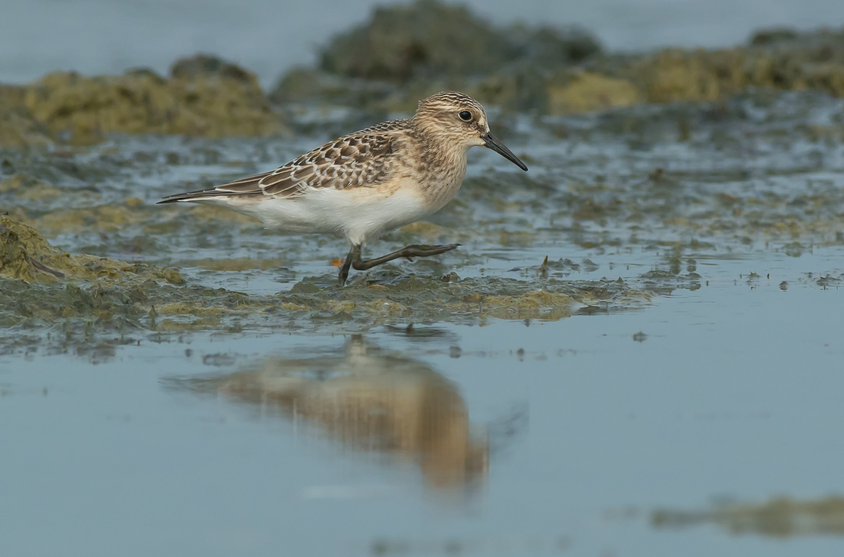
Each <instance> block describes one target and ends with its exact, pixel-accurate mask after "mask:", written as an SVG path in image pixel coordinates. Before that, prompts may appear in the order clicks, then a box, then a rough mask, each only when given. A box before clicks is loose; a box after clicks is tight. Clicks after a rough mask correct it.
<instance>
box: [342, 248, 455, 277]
mask: <svg viewBox="0 0 844 557" xmlns="http://www.w3.org/2000/svg"><path fill="white" fill-rule="evenodd" d="M459 245H460V244H448V245H445V246H426V245H413V246H405V247H403V248H402V249H400V250H398V251H394V252H393V253H388V254H387V255H382V256H381V257H375V258H373V259H366V260H363V259H361V258H360V246H355V247H353V248H352V251H351V252H349V253H350V255H351V254H352V253H354V255H355V257H354V259H352V267H354V268H355V269H357V270H358V271H365V270H367V269H371V268H373V267H375V266H377V265H381V264H382V263H387V262H388V261H392V260H393V259H398V258H400V257H405V258H407V259H410V258H411V257H430V256H431V255H439V254H441V253H445V252H447V251H451V250H453V249H456V248H457V247H458V246H459ZM411 261H412V260H411Z"/></svg>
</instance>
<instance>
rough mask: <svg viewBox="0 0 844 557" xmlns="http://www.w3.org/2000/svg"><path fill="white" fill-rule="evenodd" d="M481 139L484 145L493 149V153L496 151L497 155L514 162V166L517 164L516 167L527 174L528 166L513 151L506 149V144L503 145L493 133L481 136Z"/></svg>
mask: <svg viewBox="0 0 844 557" xmlns="http://www.w3.org/2000/svg"><path fill="white" fill-rule="evenodd" d="M481 139H483V140H484V145H485V146H486V147H489V148H490V149H492V150H493V151H495V152H496V153H498V154H499V155H501V156H502V157H504V158H505V159H507V160H508V161H510V162H512V163H513V164H515V165H516V166H518V167H519V168H521V169H522V170H524V171H525V172H527V165H526V164H525V163H523V162H522V161H521V160H519V157H517V156H516V155H514V154H513V151H511V150H510V149H508V148H507V147H505V146H504V144H503V143H501V141H499V139H498V138H497V137H495V136H494V135H492V132H489V133H487V134H486V135H484V136H481Z"/></svg>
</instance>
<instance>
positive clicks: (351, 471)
mask: <svg viewBox="0 0 844 557" xmlns="http://www.w3.org/2000/svg"><path fill="white" fill-rule="evenodd" d="M426 6H427V8H426ZM423 9H427V10H433V12H432V13H434V16H436V17H434V19H437V17H439V18H440V19H442V17H441V16H442V14H441V13H440V12H438V11H437V10H452V9H455V10H456V8H450V7H443V6H439V5H437V4H432V3H422V4H416V5H412V6H411V7H407V8H396V9H395V10H394V11H390V10H384V11H382V12H381V13H380V15H377V16H375V17H373V19H372V21H370V23H369V24H368V26H364V27H362V28H360V29H357V30H353V31H350V32H349V33H347V34H345V35H343V36H341V37H338V38H337V40H336V41H335V42H333V43H331V44H330V45H328V46H327V47H326V48H325V56H324V57H323V61H322V62H321V65H320V67H318V68H304V69H299V70H294V71H293V72H290V73H288V74H287V77H286V78H284V79H282V80H281V84H280V85H279V88H278V89H277V90H276V92H275V93H274V94H273V95H271V96H265V95H264V93H263V92H262V91H261V89H260V87H259V86H258V85H257V81H256V80H255V78H254V76H252V75H251V74H250V73H249V72H248V71H246V70H243V69H242V68H239V67H237V66H234V65H232V64H229V63H226V62H223V61H221V60H219V59H216V58H211V57H206V56H200V57H193V58H189V59H185V60H183V61H181V62H180V63H177V64H176V65H174V68H173V71H172V72H171V73H172V75H171V76H169V77H167V78H164V77H160V76H156V75H154V74H151V73H149V72H132V73H131V74H127V75H126V76H120V77H99V78H88V77H84V76H73V75H70V76H69V75H58V76H52V77H49V78H45V80H43V81H42V82H39V83H37V84H33V85H31V86H23V87H9V88H4V89H2V90H0V101H2V102H3V103H6V104H3V107H4V110H5V111H4V112H2V113H0V138H2V140H3V141H4V148H3V150H2V152H0V211H2V213H3V215H2V216H0V415H1V416H0V420H2V422H3V423H4V426H3V427H2V428H0V445H2V447H3V451H2V455H0V470H2V473H0V492H2V493H3V502H4V504H3V505H0V534H2V535H0V538H2V540H3V541H2V543H3V547H4V552H8V553H9V554H15V555H16V554H56V553H62V554H72V555H76V554H79V555H82V554H84V555H100V554H102V555H105V554H126V553H129V554H133V555H135V554H137V555H149V554H151V553H160V554H172V553H176V552H179V553H183V554H200V553H201V554H203V555H209V554H210V555H217V554H219V555H224V554H225V555H230V554H231V553H233V552H237V553H245V554H254V555H266V554H270V553H278V550H279V548H284V552H285V553H291V554H303V555H304V554H315V555H323V554H324V555H339V554H350V555H358V554H363V555H367V554H368V555H437V554H455V553H460V554H464V553H465V554H476V555H495V554H500V555H512V554H518V555H556V554H566V553H568V554H574V555H606V554H614V555H640V554H648V555H676V554H684V555H685V554H690V553H691V554H701V555H711V554H719V555H755V554H759V555H762V554H764V555H791V554H794V552H795V549H797V550H798V551H799V552H800V553H801V554H812V555H838V554H840V551H841V544H842V543H844V540H842V538H841V537H840V536H841V534H842V532H844V528H842V524H844V519H842V517H844V512H842V507H844V505H842V503H841V498H840V494H841V493H842V492H844V484H842V480H841V475H840V469H841V461H842V458H843V457H844V451H842V438H841V433H840V426H839V424H840V423H841V420H842V418H844V410H842V407H841V405H840V401H839V399H840V396H839V393H840V392H841V389H842V387H844V377H842V375H841V369H842V367H841V361H842V357H843V356H844V344H842V342H841V338H842V335H841V332H842V330H844V312H842V311H841V308H842V307H844V306H842V302H841V300H840V297H841V289H840V288H841V284H842V280H844V102H842V100H841V99H839V98H838V97H839V96H840V95H841V89H840V82H839V81H836V78H835V77H834V76H836V75H839V74H838V73H836V72H841V71H842V70H841V66H840V61H841V60H842V58H841V51H840V50H839V49H840V46H839V45H840V41H841V39H840V35H839V34H837V33H833V32H820V33H817V34H806V35H800V34H795V33H790V32H785V31H779V32H777V33H760V34H758V35H757V38H756V39H755V40H754V42H753V44H751V45H747V46H743V47H738V48H736V49H730V50H725V51H715V52H698V53H694V52H677V51H664V52H661V53H652V54H648V55H642V56H641V57H639V58H637V57H619V56H616V55H613V54H611V53H610V54H608V53H605V52H603V50H602V49H601V47H600V45H599V44H598V43H597V42H595V41H594V40H593V39H591V38H590V36H589V35H588V33H585V32H577V33H574V34H566V33H568V32H566V33H563V32H558V31H554V32H551V31H548V30H545V31H542V30H537V29H523V34H522V35H513V34H512V33H511V36H515V37H517V39H512V40H513V41H515V42H506V43H500V44H499V49H500V50H499V51H492V52H493V54H495V55H496V56H499V57H501V58H498V59H496V60H494V61H493V62H489V64H490V65H489V66H488V67H486V66H483V63H485V62H484V61H483V60H482V59H480V58H479V59H477V60H474V61H471V62H470V63H467V65H463V66H460V65H459V64H458V65H456V66H455V67H454V68H451V67H450V66H448V64H447V63H445V62H442V59H441V58H440V57H439V56H440V54H438V52H437V51H435V50H430V49H429V44H428V43H426V42H425V41H424V36H420V37H417V38H416V43H415V46H414V48H413V49H411V50H410V51H407V50H404V51H402V50H401V49H398V51H402V52H406V53H407V52H410V53H411V54H413V53H414V52H415V53H416V54H415V55H414V56H411V57H409V58H407V57H405V58H400V59H398V60H395V59H390V58H384V57H381V58H379V57H378V56H376V54H378V52H377V51H372V52H371V53H370V54H371V56H370V57H367V56H369V55H367V56H364V55H361V56H359V57H358V58H357V59H356V60H357V65H351V66H350V65H349V62H348V60H344V59H342V57H341V55H342V53H343V52H345V51H349V50H352V49H353V47H352V46H350V45H358V46H354V48H355V49H357V50H358V52H361V49H362V48H363V47H360V46H359V45H360V41H363V42H364V43H365V44H367V45H372V44H375V43H374V41H375V39H374V38H373V37H383V36H384V35H383V33H381V32H380V31H379V29H381V27H379V26H380V25H383V24H384V22H385V21H388V22H390V24H391V25H393V26H399V28H400V26H401V25H402V22H403V21H405V19H407V18H408V17H418V14H416V13H415V12H412V10H423ZM406 10H411V13H410V15H408V14H407V13H405V12H406ZM437 14H439V15H437ZM449 14H451V15H452V16H454V17H455V18H456V22H457V23H458V24H459V25H458V27H460V28H462V29H474V32H475V33H477V35H478V37H479V40H481V41H483V40H487V41H493V42H495V39H496V37H497V35H495V33H497V32H499V31H500V30H498V29H496V28H494V27H493V26H491V25H489V24H487V23H485V22H483V21H482V20H479V19H477V18H474V16H473V15H472V14H471V13H470V12H459V13H457V12H449ZM458 16H459V17H458ZM426 17H431V16H430V15H429V16H426ZM461 17H462V18H464V19H460V18H461ZM467 18H468V19H467ZM422 23H424V21H422ZM420 25H421V24H420ZM423 27H424V25H422V28H423ZM438 31H442V32H443V33H448V28H447V26H443V27H442V29H439V30H438ZM367 33H369V34H367ZM404 36H406V33H402V34H399V36H398V38H401V37H404ZM484 37H486V38H484ZM398 38H397V37H394V39H396V40H398ZM344 45H345V46H344ZM539 45H545V47H543V48H539ZM549 45H550V46H549ZM463 50H466V52H467V56H470V55H471V52H472V51H471V49H468V48H466V49H463ZM395 51H397V50H395V49H394V50H393V52H395ZM363 52H367V51H366V49H363ZM420 53H423V54H424V55H423V54H420ZM769 58H770V59H772V60H777V61H779V62H777V63H774V64H769V65H767V66H766V65H764V64H763V63H762V62H759V61H760V60H763V61H764V60H766V59H769ZM821 58H822V59H824V60H826V63H825V64H822V63H821V61H820V60H821ZM675 59H676V60H677V61H678V62H677V64H674V63H673V62H671V61H672V60H675ZM728 59H729V60H734V61H736V64H735V65H733V66H730V65H729V64H727V65H726V66H725V63H726V62H725V60H728ZM501 60H504V62H501ZM507 60H509V61H510V62H507ZM549 60H551V61H549ZM690 60H696V62H694V63H688V61H690ZM753 61H756V62H758V64H757V65H753V64H752V63H751V62H753ZM783 61H788V63H787V64H786V63H784V62H783ZM780 62H782V63H780ZM449 63H450V62H449ZM461 63H464V62H461ZM367 64H368V65H367ZM455 64H457V62H455ZM507 64H513V65H510V66H508V65H507ZM649 64H650V65H649ZM466 67H472V68H482V69H483V71H485V72H486V73H485V74H484V75H482V76H480V77H478V76H472V77H467V78H466V79H465V81H461V79H463V78H461V77H459V76H460V75H462V73H463V72H464V71H465V68H466ZM531 67H532V68H546V69H547V68H556V69H554V71H542V72H537V73H536V74H535V76H538V78H537V79H532V78H531V79H527V78H525V75H522V77H513V78H512V80H510V81H507V80H505V79H504V77H506V76H507V75H509V76H511V77H512V76H514V75H516V74H517V73H518V72H520V71H523V68H531ZM739 67H740V68H743V70H742V71H744V72H745V73H743V74H741V75H744V76H750V77H747V80H746V81H740V80H738V78H737V77H736V76H737V75H739V74H737V73H729V72H730V71H732V70H729V68H739ZM766 67H767V68H769V70H764V68H766ZM502 68H503V69H502ZM632 68H636V69H635V71H634V70H633V69H632ZM719 68H720V69H719ZM724 68H727V69H724ZM748 68H751V69H753V68H755V69H753V70H752V71H750V69H748ZM760 68H762V69H760ZM680 69H682V71H680ZM558 70H559V71H558ZM763 70H764V71H763ZM531 71H533V70H531ZM766 71H768V73H765V72H766ZM373 72H374V74H373ZM391 72H392V73H391ZM514 72H515V73H514ZM555 72H556V73H555ZM625 72H627V73H625ZM684 72H685V73H684ZM725 72H726V73H725ZM772 72H773V73H772ZM519 75H521V74H519ZM532 75H534V74H532ZM774 75H776V76H779V77H771V76H774ZM430 76H433V78H432V79H433V81H434V82H435V83H434V85H431V86H432V87H434V86H436V87H439V86H441V85H442V86H445V85H447V84H454V83H456V86H460V87H466V88H471V87H473V86H477V87H479V89H477V90H475V91H473V92H475V94H476V95H478V96H479V97H480V98H481V99H482V100H484V101H486V102H487V103H488V104H491V105H493V107H491V108H490V114H491V118H492V119H493V120H494V121H495V122H496V124H497V126H496V131H497V133H499V135H500V136H502V138H503V139H504V140H505V141H506V142H507V144H508V145H509V146H510V147H511V148H512V149H513V150H514V151H515V152H516V154H517V155H518V156H519V157H520V158H523V159H524V160H525V161H526V162H527V163H528V165H529V166H530V168H531V170H530V172H529V173H527V174H523V173H521V172H519V171H518V170H516V169H511V168H510V167H509V166H508V163H507V162H506V161H504V160H501V159H500V158H499V157H497V156H496V155H495V154H494V153H485V152H481V153H476V152H474V151H473V152H471V153H470V168H469V173H468V177H467V179H466V182H465V184H464V186H463V188H462V189H461V191H460V192H459V194H458V196H457V198H456V199H455V200H454V201H453V202H452V203H451V204H449V205H448V206H447V207H446V208H445V209H444V210H443V211H441V212H440V213H438V214H437V215H435V216H434V217H433V218H432V219H431V220H430V221H429V222H423V223H416V224H414V225H411V226H408V227H406V228H404V229H401V230H398V231H396V232H394V233H392V234H390V235H388V236H387V237H385V238H384V239H382V240H381V241H379V242H377V243H376V244H375V245H373V246H371V247H370V250H372V252H373V253H380V252H385V253H386V252H387V251H390V250H392V249H394V248H397V247H401V246H402V245H405V244H408V243H452V242H456V243H460V244H462V245H461V248H460V249H458V250H456V251H453V252H449V253H448V254H445V255H443V256H440V257H437V258H434V259H432V260H420V261H416V262H413V263H411V262H397V263H393V264H389V265H385V266H383V267H379V268H376V269H373V270H372V271H369V272H365V273H359V274H356V275H354V277H353V279H352V280H351V281H350V282H349V284H348V285H347V287H345V288H339V287H337V286H336V267H335V266H334V264H336V261H335V259H336V258H338V257H341V256H342V255H343V254H344V253H345V252H346V250H347V246H346V245H345V243H344V242H343V241H341V240H339V239H334V238H326V237H307V236H306V237H297V238H291V237H282V236H278V235H276V234H274V233H273V232H271V231H265V230H263V229H262V228H261V226H260V224H259V223H257V222H254V221H251V220H249V219H247V218H244V217H241V216H239V215H237V214H234V213H231V212H225V211H222V210H216V209H212V208H207V207H187V208H185V207H161V206H158V207H156V206H154V205H153V204H154V203H155V201H156V200H158V199H159V198H160V197H161V196H163V195H166V194H170V193H174V192H176V191H179V190H180V189H182V188H184V190H187V189H197V188H200V187H206V186H210V185H213V184H216V183H221V182H223V181H226V180H229V179H231V178H236V177H239V176H242V175H247V174H254V173H257V172H260V171H263V170H267V169H271V168H273V167H275V166H277V165H279V164H281V163H283V162H285V161H287V160H290V159H291V158H293V157H294V156H296V155H298V154H300V153H301V152H304V151H305V150H307V149H309V148H311V147H313V146H315V145H318V144H320V143H321V142H323V141H325V140H327V139H329V138H331V137H334V136H336V135H338V134H340V133H343V132H344V131H351V130H353V129H357V128H359V127H362V126H365V125H368V124H371V123H375V122H377V121H379V120H380V119H382V118H383V117H385V116H386V115H388V114H402V112H401V111H402V110H406V108H405V107H406V105H407V103H408V101H409V100H410V99H411V98H412V96H413V95H415V94H416V91H417V90H418V89H420V88H422V87H423V85H422V83H423V82H424V80H425V79H428V78H429V77H430ZM554 76H556V77H554ZM560 76H563V77H560ZM728 76H732V77H729V78H728ZM812 76H814V77H812ZM817 76H827V77H824V78H823V79H821V78H819V77H817ZM539 77H541V79H539ZM507 79H510V78H507ZM438 80H439V81H438ZM495 80H499V81H497V83H504V84H509V85H507V86H506V87H504V86H502V87H501V88H500V89H498V90H499V91H500V92H501V94H502V96H495V95H493V94H492V93H493V90H492V89H483V88H484V87H488V86H489V83H492V82H493V81H495ZM725 83H729V84H730V85H729V87H727V86H726V85H725ZM473 84H474V85H473ZM578 84H579V85H578ZM655 84H660V85H659V86H657V85H655ZM683 84H685V85H683ZM669 85H670V86H669ZM587 86H588V87H587ZM593 86H595V87H598V88H599V89H600V88H606V87H611V88H612V91H615V93H609V92H608V93H606V94H605V95H603V96H602V95H601V94H598V93H593V92H592V91H593V89H590V88H591V87H593ZM571 87H575V88H574V89H571ZM478 90H481V91H483V90H486V91H489V92H490V93H489V95H490V98H484V95H483V94H480V93H478V92H477V91H478ZM217 91H225V92H224V93H220V96H218V97H215V95H216V94H217ZM506 91H511V92H512V93H513V95H511V96H506V95H504V92H506ZM561 91H563V92H561ZM660 91H661V93H657V92H660ZM666 91H671V93H670V95H669V94H668V93H666ZM616 93H618V95H622V93H623V95H624V96H614V95H616ZM660 95H662V96H660ZM665 95H668V96H665ZM405 97H407V98H405ZM620 98H626V99H628V100H627V101H624V102H614V101H612V99H620ZM507 99H516V100H514V101H512V102H511V101H509V100H507ZM518 99H521V100H518ZM526 99H527V100H526ZM530 99H538V100H536V101H535V102H534V101H533V100H530ZM543 99H544V100H543ZM555 99H556V100H555ZM578 99H580V100H578ZM595 99H598V100H599V102H600V104H601V106H600V107H596V106H594V105H593V104H590V103H594V102H595ZM628 101H629V102H628ZM667 101H675V102H672V103H671V104H664V103H666V102H667ZM220 102H222V104H220ZM519 103H524V104H519ZM496 105H497V106H496ZM624 105H627V106H624ZM578 107H579V108H578ZM608 107H609V109H607V108H608ZM613 107H614V108H613ZM595 108H601V109H602V110H600V111H594V109H595ZM584 111H587V112H584ZM588 111H592V112H588ZM229 116H232V118H231V119H228V117H229ZM184 190H183V191H184ZM45 502H49V504H45ZM713 525H714V526H716V527H715V528H712V526H713ZM151 532H154V535H151V534H150V533H151Z"/></svg>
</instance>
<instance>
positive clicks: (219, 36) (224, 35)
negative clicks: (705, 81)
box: [0, 0, 844, 88]
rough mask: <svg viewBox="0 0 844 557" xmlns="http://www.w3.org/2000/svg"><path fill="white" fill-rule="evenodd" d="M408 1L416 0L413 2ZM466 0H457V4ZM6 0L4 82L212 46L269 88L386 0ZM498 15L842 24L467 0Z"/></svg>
mask: <svg viewBox="0 0 844 557" xmlns="http://www.w3.org/2000/svg"><path fill="white" fill-rule="evenodd" d="M405 3H407V2H405ZM448 3H449V4H456V3H455V2H448ZM6 4H7V5H6V6H4V7H3V18H2V21H0V81H2V82H4V83H22V82H26V81H31V80H34V79H36V78H38V77H40V76H42V75H43V74H45V73H47V72H50V71H54V70H65V71H66V70H76V71H78V72H80V73H83V74H100V73H109V74H113V73H122V72H123V71H124V70H126V69H129V68H134V67H139V66H142V67H149V68H151V69H153V70H155V71H157V72H159V73H165V71H166V69H167V68H168V67H169V66H170V64H171V63H172V62H173V61H174V60H175V59H176V58H178V57H181V56H185V55H188V54H192V53H194V52H209V53H213V54H216V55H219V56H221V57H223V58H226V59H228V60H231V61H234V62H236V63H238V64H240V65H242V66H244V67H245V68H248V69H249V70H251V71H254V72H256V73H257V74H258V75H259V77H260V80H261V83H262V85H263V86H264V87H265V88H268V87H269V86H270V85H271V84H272V83H273V82H274V81H275V80H276V79H277V77H278V76H279V74H280V73H281V72H283V71H284V70H286V69H288V68H289V67H290V66H292V65H309V64H311V63H313V62H314V61H315V59H316V53H317V51H318V49H319V47H320V46H321V45H324V44H325V43H326V42H327V41H328V40H329V38H330V37H331V36H332V35H334V34H336V33H338V32H340V31H345V30H347V29H349V28H350V27H351V26H354V25H357V24H361V23H363V22H364V21H366V20H367V19H368V18H369V16H370V12H371V10H372V8H373V7H374V6H375V5H384V4H399V3H394V2H383V1H382V2H378V1H376V0H348V1H337V0H313V1H309V2H292V1H289V0H281V1H276V0H250V1H248V2H228V1H225V0H138V1H128V0H84V1H80V0H68V1H66V0H32V1H30V2H11V3H6ZM460 4H462V5H466V6H469V7H471V8H472V10H473V11H474V12H476V13H477V14H479V15H480V16H483V17H485V18H487V19H489V20H490V21H491V22H493V23H496V24H500V25H503V24H510V23H512V22H514V21H515V20H520V21H523V22H525V23H528V24H534V25H536V24H543V25H555V26H561V25H573V24H576V25H580V26H582V27H584V28H585V29H587V30H589V31H592V32H593V33H595V34H596V35H597V37H598V39H599V40H600V41H601V42H602V43H603V44H604V45H605V47H606V48H607V49H610V50H643V49H650V48H654V47H660V46H669V45H670V46H680V47H695V46H702V47H723V46H731V45H735V44H739V43H742V42H744V41H746V40H747V39H748V37H749V36H750V34H751V32H752V31H753V30H754V29H758V28H762V27H774V26H788V27H791V28H796V29H809V28H813V27H817V26H823V25H832V26H840V25H841V22H844V2H840V1H838V0H804V1H797V0H707V1H699V0H638V1H624V0H592V1H589V2H582V1H576V0H524V1H520V2H512V1H510V0H468V1H466V2H461V3H460Z"/></svg>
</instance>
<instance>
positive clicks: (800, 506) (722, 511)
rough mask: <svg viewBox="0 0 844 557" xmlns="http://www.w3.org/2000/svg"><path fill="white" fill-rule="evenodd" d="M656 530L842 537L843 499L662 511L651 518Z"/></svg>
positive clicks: (658, 511)
mask: <svg viewBox="0 0 844 557" xmlns="http://www.w3.org/2000/svg"><path fill="white" fill-rule="evenodd" d="M651 524H652V525H653V526H654V527H657V528H678V527H687V526H693V525H696V524H715V525H717V526H720V527H722V528H725V529H727V530H728V531H729V532H730V533H732V534H750V533H753V534H760V535H763V536H774V537H788V536H811V535H823V534H826V535H829V534H834V535H841V534H844V498H842V497H837V496H830V497H826V498H824V499H817V500H805V501H801V500H796V499H790V498H787V497H782V498H778V499H772V500H770V501H768V502H766V503H761V504H724V505H719V506H717V507H715V508H714V509H712V510H707V511H676V510H668V509H661V510H657V511H654V512H653V514H652V515H651Z"/></svg>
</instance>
